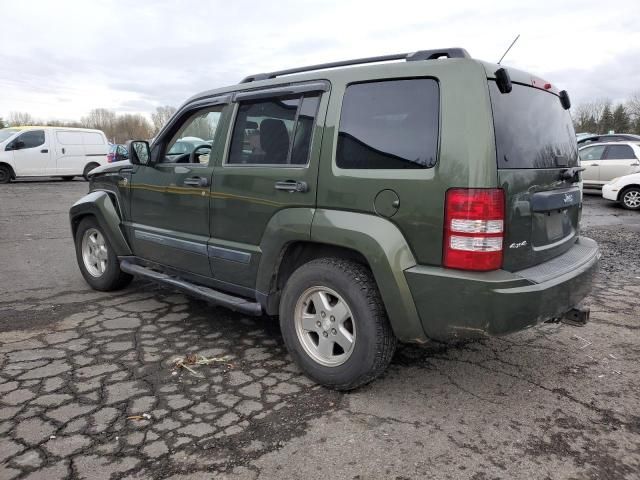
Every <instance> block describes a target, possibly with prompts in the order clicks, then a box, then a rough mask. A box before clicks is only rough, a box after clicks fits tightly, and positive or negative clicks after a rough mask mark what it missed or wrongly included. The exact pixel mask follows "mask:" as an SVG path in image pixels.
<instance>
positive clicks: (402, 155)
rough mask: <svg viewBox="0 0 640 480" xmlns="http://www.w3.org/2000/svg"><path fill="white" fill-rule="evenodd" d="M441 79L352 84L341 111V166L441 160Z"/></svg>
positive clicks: (402, 165)
mask: <svg viewBox="0 0 640 480" xmlns="http://www.w3.org/2000/svg"><path fill="white" fill-rule="evenodd" d="M439 97H440V95H439V88H438V82H437V81H436V80H434V79H430V78H421V79H406V80H385V81H379V82H368V83H357V84H352V85H349V86H348V87H347V89H346V91H345V94H344V98H343V101H342V111H341V114H340V127H339V130H338V144H337V148H336V165H337V166H338V167H339V168H344V169H420V168H430V167H433V166H434V165H435V164H436V160H437V153H438V118H439V115H440V113H439V109H440V98H439Z"/></svg>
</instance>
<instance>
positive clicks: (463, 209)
mask: <svg viewBox="0 0 640 480" xmlns="http://www.w3.org/2000/svg"><path fill="white" fill-rule="evenodd" d="M503 236H504V191H503V190H501V189H499V188H491V189H484V188H482V189H481V188H452V189H450V190H448V191H447V193H446V198H445V226H444V246H443V264H444V266H445V267H447V268H457V269H460V270H478V271H487V270H497V269H499V268H500V267H501V266H502V252H503V247H502V243H503Z"/></svg>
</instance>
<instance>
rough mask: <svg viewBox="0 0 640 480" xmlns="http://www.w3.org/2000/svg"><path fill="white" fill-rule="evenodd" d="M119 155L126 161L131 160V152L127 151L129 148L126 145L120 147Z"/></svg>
mask: <svg viewBox="0 0 640 480" xmlns="http://www.w3.org/2000/svg"><path fill="white" fill-rule="evenodd" d="M118 155H119V156H121V157H122V159H124V160H128V159H129V152H128V151H127V147H125V146H124V145H118Z"/></svg>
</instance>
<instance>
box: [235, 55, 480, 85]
mask: <svg viewBox="0 0 640 480" xmlns="http://www.w3.org/2000/svg"><path fill="white" fill-rule="evenodd" d="M442 57H446V58H471V56H470V55H469V53H468V52H467V51H466V50H465V49H464V48H441V49H435V50H420V51H417V52H412V53H396V54H393V55H381V56H379V57H365V58H355V59H353V60H342V61H340V62H329V63H319V64H317V65H309V66H307V67H298V68H290V69H287V70H277V71H275V72H269V73H258V74H255V75H249V76H248V77H245V78H243V79H242V81H241V82H240V83H248V82H256V81H258V80H268V79H270V78H276V77H280V76H282V75H291V74H294V73H302V72H312V71H314V70H325V69H327V68H337V67H347V66H351V65H362V64H364V63H379V62H389V61H393V60H406V61H407V62H414V61H419V60H435V59H437V58H442Z"/></svg>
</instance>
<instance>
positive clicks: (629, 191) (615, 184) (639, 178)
mask: <svg viewBox="0 0 640 480" xmlns="http://www.w3.org/2000/svg"><path fill="white" fill-rule="evenodd" d="M602 197H603V198H606V199H607V200H613V201H614V202H619V203H620V204H622V206H623V207H624V208H628V209H629V210H640V173H633V174H631V175H625V176H623V177H618V178H614V179H612V180H611V181H610V182H609V183H607V184H605V185H603V187H602Z"/></svg>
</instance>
